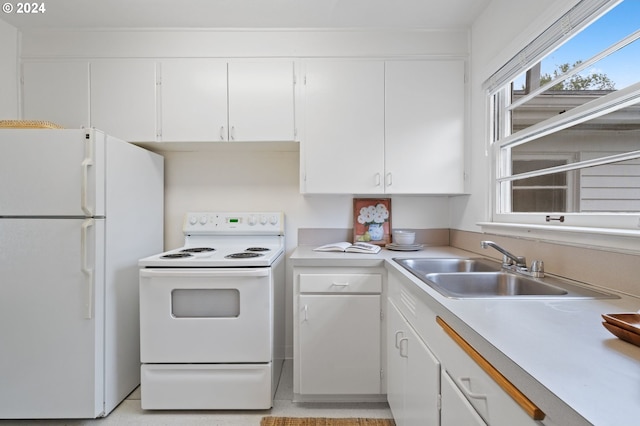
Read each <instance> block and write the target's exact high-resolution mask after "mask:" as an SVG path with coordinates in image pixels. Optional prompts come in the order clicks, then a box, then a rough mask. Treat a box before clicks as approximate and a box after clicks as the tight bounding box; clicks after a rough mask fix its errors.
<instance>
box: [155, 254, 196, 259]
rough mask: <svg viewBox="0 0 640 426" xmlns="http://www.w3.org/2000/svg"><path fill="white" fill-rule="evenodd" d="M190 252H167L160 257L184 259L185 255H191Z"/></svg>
mask: <svg viewBox="0 0 640 426" xmlns="http://www.w3.org/2000/svg"><path fill="white" fill-rule="evenodd" d="M192 256H193V255H192V254H191V253H169V254H165V255H162V256H160V258H161V259H184V258H186V257H192Z"/></svg>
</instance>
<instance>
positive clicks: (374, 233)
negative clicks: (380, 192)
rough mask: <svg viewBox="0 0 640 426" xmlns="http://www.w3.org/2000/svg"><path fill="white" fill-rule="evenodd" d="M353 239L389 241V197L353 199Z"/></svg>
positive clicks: (382, 243)
mask: <svg viewBox="0 0 640 426" xmlns="http://www.w3.org/2000/svg"><path fill="white" fill-rule="evenodd" d="M353 216H354V217H353V241H354V242H366V243H371V244H377V245H385V244H388V243H390V242H391V199H390V198H381V199H374V198H354V199H353Z"/></svg>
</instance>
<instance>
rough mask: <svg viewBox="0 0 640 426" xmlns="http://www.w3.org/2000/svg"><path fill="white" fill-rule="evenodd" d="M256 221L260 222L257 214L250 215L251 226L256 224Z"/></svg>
mask: <svg viewBox="0 0 640 426" xmlns="http://www.w3.org/2000/svg"><path fill="white" fill-rule="evenodd" d="M256 223H258V219H257V218H256V217H255V215H251V216H249V226H255V224H256Z"/></svg>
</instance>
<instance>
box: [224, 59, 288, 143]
mask: <svg viewBox="0 0 640 426" xmlns="http://www.w3.org/2000/svg"><path fill="white" fill-rule="evenodd" d="M294 93H295V92H294V68H293V61H282V62H280V61H265V62H262V61H257V62H253V61H251V62H245V61H234V62H230V63H229V140H231V141H234V140H236V141H292V140H294V139H295V123H294Z"/></svg>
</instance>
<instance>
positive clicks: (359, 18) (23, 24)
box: [0, 0, 491, 30]
mask: <svg viewBox="0 0 640 426" xmlns="http://www.w3.org/2000/svg"><path fill="white" fill-rule="evenodd" d="M490 1H491V0H50V1H44V0H40V1H39V2H38V4H44V6H45V8H46V10H45V12H44V13H37V14H33V13H32V14H18V13H16V10H13V11H12V12H11V13H7V12H6V11H5V12H4V13H2V14H0V19H2V20H4V21H6V22H8V23H9V24H11V25H12V26H14V27H17V28H19V29H22V30H29V29H39V28H46V29H54V28H55V29H60V28H61V29H83V28H94V29H95V28H114V29H115V28H224V29H235V28H284V29H287V28H322V29H340V28H349V29H399V28H403V29H407V28H408V29H464V28H469V27H470V26H471V23H472V22H473V21H474V20H475V18H476V17H477V16H478V15H479V14H480V13H481V12H482V10H483V9H484V8H485V7H486V6H487V4H488V3H489V2H490ZM9 4H10V5H17V4H18V2H15V1H13V0H10V2H9ZM4 5H5V7H6V5H7V3H4ZM14 9H15V7H14Z"/></svg>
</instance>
